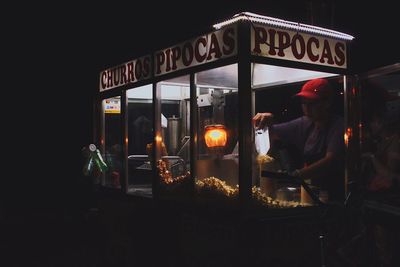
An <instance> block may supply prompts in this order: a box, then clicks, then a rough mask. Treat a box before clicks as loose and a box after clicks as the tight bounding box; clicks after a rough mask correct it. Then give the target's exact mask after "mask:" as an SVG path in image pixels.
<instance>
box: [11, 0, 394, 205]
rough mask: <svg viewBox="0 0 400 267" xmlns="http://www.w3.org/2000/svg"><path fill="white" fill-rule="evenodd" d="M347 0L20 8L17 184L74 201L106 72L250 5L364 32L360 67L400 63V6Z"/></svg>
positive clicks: (15, 84)
mask: <svg viewBox="0 0 400 267" xmlns="http://www.w3.org/2000/svg"><path fill="white" fill-rule="evenodd" d="M345 2H350V1H343V2H339V1H333V0H331V1H304V0H303V1H287V0H279V1H267V0H264V1H220V0H214V1H182V0H181V1H160V0H159V1H130V2H129V4H127V3H121V2H116V1H107V2H106V3H100V2H98V3H97V4H96V5H89V4H82V3H79V4H77V3H76V4H71V2H68V3H55V4H43V5H40V4H37V3H35V4H34V5H32V6H17V7H15V10H14V11H15V12H16V14H17V16H14V17H13V19H12V20H11V21H9V22H8V25H10V26H12V27H10V28H9V29H8V30H6V34H10V37H9V38H8V39H9V40H11V42H7V44H8V45H9V46H10V47H7V48H9V50H4V51H6V52H7V53H8V54H9V56H11V57H9V60H10V62H7V66H9V69H10V70H11V76H10V78H9V79H8V80H9V81H12V82H11V84H12V85H11V86H10V87H7V88H9V89H7V90H5V91H7V92H11V93H12V94H13V96H12V97H13V98H10V99H12V100H13V101H15V105H18V106H22V111H21V112H22V113H21V115H18V116H13V117H11V118H12V119H9V118H10V117H8V116H7V123H8V125H12V127H10V128H11V129H13V131H11V132H10V140H11V138H12V137H13V138H15V137H17V138H18V140H17V141H15V142H13V143H14V144H16V145H17V146H16V148H15V149H12V150H11V151H10V153H8V156H9V157H10V158H11V163H12V164H13V166H14V165H15V167H13V168H10V169H11V173H13V175H14V176H15V177H16V178H13V179H10V180H11V183H12V185H11V186H12V187H13V188H16V189H17V191H19V192H20V193H19V196H32V197H33V198H37V196H38V195H39V196H42V198H41V200H40V204H39V205H42V204H43V205H50V206H54V205H58V204H59V203H60V201H61V202H63V201H65V199H67V201H69V199H70V197H71V195H73V194H75V193H76V190H77V189H76V185H77V184H79V179H81V167H82V166H81V160H82V159H81V152H80V150H81V148H82V146H83V145H86V144H88V143H90V142H91V138H92V128H91V127H92V124H91V119H92V95H93V94H94V93H95V92H96V91H97V90H98V74H99V72H100V70H102V69H105V68H108V67H111V66H114V65H117V64H120V63H123V62H126V61H128V60H131V59H134V58H137V57H139V56H142V55H144V54H147V53H150V52H153V51H155V50H158V49H162V48H165V47H168V46H170V45H174V44H176V43H179V42H182V41H184V40H187V39H190V38H193V37H196V36H198V35H200V34H203V33H206V32H208V31H209V30H210V26H211V25H212V24H213V23H216V22H219V21H221V20H223V19H226V18H229V17H231V16H232V15H234V14H236V13H239V12H241V11H250V12H254V13H258V14H263V15H268V16H272V17H278V18H282V19H286V20H290V21H299V22H302V23H307V24H315V25H317V26H325V27H327V28H331V29H333V30H338V31H342V32H345V33H348V34H351V35H353V36H355V37H356V39H355V40H354V42H353V48H352V49H353V50H352V54H351V55H350V62H352V63H351V64H352V65H351V67H352V69H353V71H354V72H355V73H359V72H360V73H361V72H364V71H367V70H370V69H373V68H376V67H380V66H385V65H388V64H393V63H396V62H399V59H400V57H399V52H398V50H399V47H400V45H399V41H396V39H397V40H398V39H399V37H398V36H396V34H397V33H398V32H399V30H398V14H397V8H395V7H394V3H393V4H388V3H389V1H376V4H374V3H373V1H369V2H365V1H363V2H360V1H353V3H350V4H349V3H345ZM370 2H371V3H370ZM93 3H95V2H93ZM358 3H363V5H359V4H358ZM29 5H30V4H29ZM9 51H13V52H12V53H11V52H9ZM11 77H12V79H11ZM7 141H8V140H7ZM14 176H13V177H14ZM22 179H24V182H21V181H22ZM25 179H26V180H27V181H26V182H25ZM32 189H35V190H32ZM33 192H35V193H33ZM16 198H18V197H15V195H13V201H15V199H16ZM49 199H52V201H48V200H49ZM23 203H25V202H21V204H23Z"/></svg>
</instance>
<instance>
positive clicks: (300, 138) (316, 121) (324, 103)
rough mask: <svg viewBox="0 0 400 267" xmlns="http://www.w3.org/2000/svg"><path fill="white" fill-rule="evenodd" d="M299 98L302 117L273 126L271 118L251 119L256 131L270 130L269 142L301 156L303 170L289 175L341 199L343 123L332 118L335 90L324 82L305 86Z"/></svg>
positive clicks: (342, 181) (257, 117)
mask: <svg viewBox="0 0 400 267" xmlns="http://www.w3.org/2000/svg"><path fill="white" fill-rule="evenodd" d="M295 97H297V98H300V100H301V106H302V110H303V113H304V116H302V117H300V118H297V119H294V120H292V121H288V122H284V123H280V124H274V123H273V114H272V113H269V112H266V113H257V114H256V115H255V116H254V118H253V123H254V125H255V128H256V129H263V128H264V127H266V126H268V127H269V133H270V137H271V140H272V141H273V143H274V141H277V140H281V141H283V142H285V143H288V144H290V145H292V146H294V147H295V148H296V149H297V150H299V151H300V153H301V154H302V161H303V162H302V167H301V168H299V169H296V170H295V171H294V172H292V174H293V175H296V176H298V177H300V178H302V179H310V180H311V184H312V185H316V186H318V187H319V188H320V190H321V191H324V192H328V195H329V200H336V201H342V200H343V199H344V122H343V119H342V118H341V117H339V116H337V115H334V113H333V111H332V105H333V100H334V89H333V88H332V86H331V85H330V84H329V82H328V80H326V79H321V78H318V79H313V80H310V81H308V82H306V83H305V84H304V85H303V87H302V88H301V91H300V92H299V93H297V94H296V95H295Z"/></svg>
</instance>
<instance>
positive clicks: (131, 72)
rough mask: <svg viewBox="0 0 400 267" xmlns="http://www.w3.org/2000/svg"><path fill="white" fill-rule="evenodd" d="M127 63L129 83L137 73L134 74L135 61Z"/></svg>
mask: <svg viewBox="0 0 400 267" xmlns="http://www.w3.org/2000/svg"><path fill="white" fill-rule="evenodd" d="M127 65H128V83H129V82H133V81H134V80H135V75H133V62H129V63H128V64H127Z"/></svg>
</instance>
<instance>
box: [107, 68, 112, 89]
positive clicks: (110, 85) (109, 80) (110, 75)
mask: <svg viewBox="0 0 400 267" xmlns="http://www.w3.org/2000/svg"><path fill="white" fill-rule="evenodd" d="M107 87H112V73H111V71H110V70H108V71H107Z"/></svg>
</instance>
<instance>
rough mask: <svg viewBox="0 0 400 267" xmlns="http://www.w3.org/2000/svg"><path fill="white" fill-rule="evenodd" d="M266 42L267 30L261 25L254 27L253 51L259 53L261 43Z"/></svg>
mask: <svg viewBox="0 0 400 267" xmlns="http://www.w3.org/2000/svg"><path fill="white" fill-rule="evenodd" d="M265 43H267V31H266V30H265V29H264V28H263V27H254V48H253V52H255V53H258V54H260V53H261V44H265Z"/></svg>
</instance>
